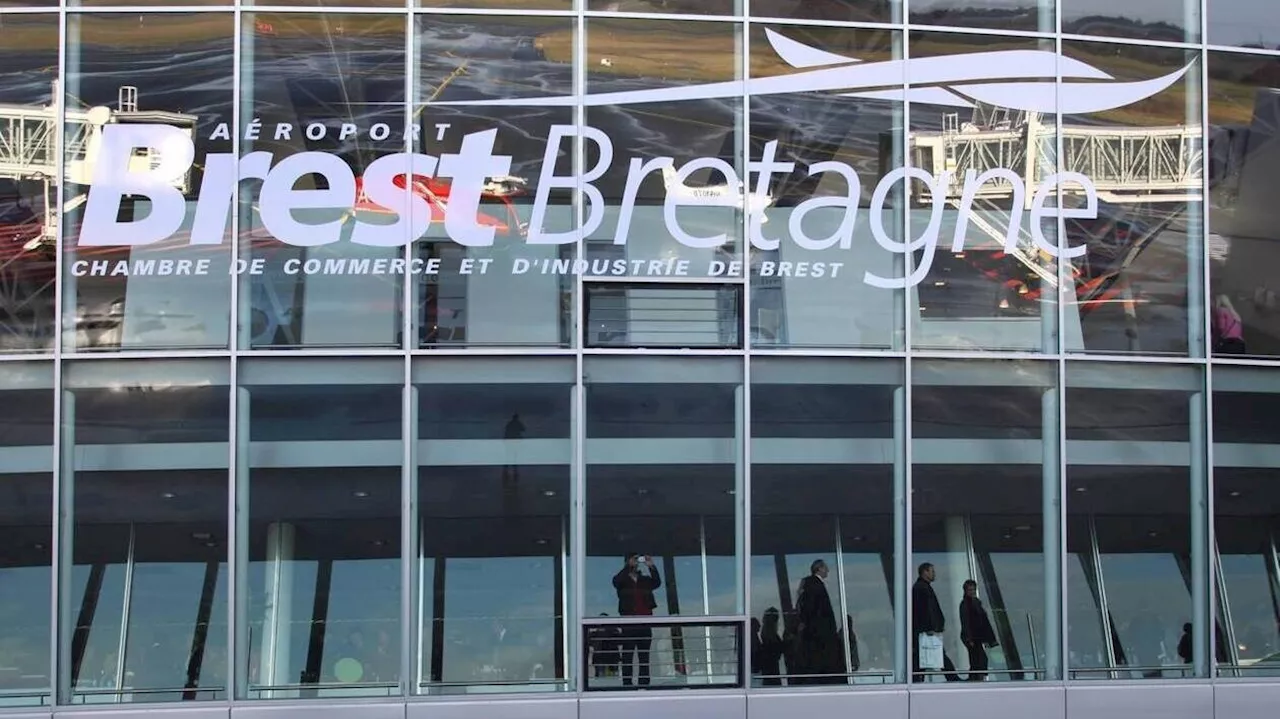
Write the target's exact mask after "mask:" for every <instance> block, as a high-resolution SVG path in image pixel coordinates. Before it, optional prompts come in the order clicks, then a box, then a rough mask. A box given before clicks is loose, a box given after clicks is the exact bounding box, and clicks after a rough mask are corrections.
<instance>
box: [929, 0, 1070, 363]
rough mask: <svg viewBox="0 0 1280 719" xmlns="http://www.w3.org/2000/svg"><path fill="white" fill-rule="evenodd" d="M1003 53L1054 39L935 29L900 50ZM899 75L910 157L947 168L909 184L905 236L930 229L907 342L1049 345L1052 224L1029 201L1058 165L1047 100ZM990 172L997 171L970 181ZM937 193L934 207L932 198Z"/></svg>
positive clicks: (1055, 280)
mask: <svg viewBox="0 0 1280 719" xmlns="http://www.w3.org/2000/svg"><path fill="white" fill-rule="evenodd" d="M914 7H915V6H914V5H912V8H913V9H914ZM1011 51H1022V52H1028V53H1030V52H1039V53H1042V54H1043V55H1042V56H1047V57H1052V53H1053V52H1054V43H1053V41H1052V40H1040V41H1037V40H996V39H993V38H991V37H990V36H986V35H959V34H942V33H914V34H913V35H912V37H911V54H912V57H921V58H924V57H935V58H936V57H939V56H951V57H963V56H964V55H973V54H976V53H981V52H1011ZM908 81H909V82H911V86H910V88H909V89H908V92H909V94H908V99H909V100H910V101H911V103H912V104H911V132H910V139H909V143H910V153H911V161H912V164H913V166H915V167H921V168H925V169H926V170H927V171H929V172H931V173H932V174H933V176H934V177H935V178H940V177H941V176H942V174H943V173H944V172H945V171H950V172H951V173H952V174H951V175H950V176H949V182H948V183H947V184H946V185H942V184H941V183H939V185H938V186H937V190H936V191H935V190H934V189H933V188H930V187H927V186H926V184H925V183H923V182H920V181H918V180H913V181H912V183H911V185H912V197H911V198H910V201H911V205H910V206H911V211H910V227H909V229H908V232H907V234H908V236H910V237H921V236H924V235H925V234H926V233H928V232H930V231H931V230H933V231H936V232H937V238H938V241H937V245H935V246H934V247H932V248H929V247H926V248H925V249H923V250H918V251H916V252H914V253H912V259H913V263H914V264H913V266H912V276H913V277H919V279H920V281H919V283H918V284H915V285H914V287H913V288H912V289H911V290H910V292H911V294H912V295H913V299H911V300H909V301H908V316H909V317H910V318H911V322H912V327H911V330H912V344H913V345H914V346H915V347H919V348H930V349H939V348H942V349H966V350H974V349H988V350H1032V351H1036V350H1038V351H1041V352H1055V351H1057V345H1058V342H1057V326H1058V321H1057V298H1056V296H1057V294H1058V292H1057V287H1058V286H1059V284H1060V282H1059V280H1060V278H1059V273H1058V271H1057V266H1058V263H1057V261H1056V260H1055V258H1054V253H1053V252H1051V250H1054V249H1055V248H1056V245H1057V239H1056V238H1057V236H1058V231H1057V225H1056V220H1054V219H1053V218H1052V217H1049V218H1040V217H1038V216H1037V213H1035V212H1033V211H1032V202H1031V198H1033V197H1034V196H1035V195H1036V194H1037V192H1039V190H1040V188H1041V187H1042V186H1044V184H1045V183H1046V181H1048V179H1049V178H1051V177H1053V175H1054V174H1055V173H1057V172H1058V162H1057V160H1056V158H1057V147H1056V145H1057V134H1058V133H1057V119H1056V116H1055V112H1056V109H1057V108H1056V107H1053V103H1052V102H1050V103H1049V106H1047V107H1040V108H1037V109H1036V110H1035V111H1029V110H1013V109H1005V108H1000V107H995V106H992V105H988V104H985V103H982V102H977V101H972V102H971V101H970V100H969V99H964V98H960V97H958V96H956V95H954V94H952V93H949V92H946V91H940V90H939V88H937V87H936V85H934V84H933V83H932V82H931V79H930V78H928V77H922V78H916V77H908ZM961 91H963V90H961ZM991 172H1003V173H1005V176H1004V177H1000V176H993V177H991V179H990V180H988V181H986V182H983V183H982V184H981V185H979V184H978V183H977V178H980V177H981V176H983V175H986V174H987V173H991ZM969 173H973V175H974V178H975V179H974V182H973V184H970V182H969V178H968V174H969ZM1010 175H1012V178H1010ZM1019 185H1020V186H1019ZM943 201H944V202H945V205H944V206H943V209H942V210H941V211H940V212H939V211H938V210H937V205H935V204H934V203H935V202H943ZM1055 204H1056V201H1055ZM966 210H967V211H966ZM1011 237H1012V238H1013V242H1012V245H1013V246H1012V248H1010V246H1009V245H1010V238H1011ZM957 238H958V239H959V240H960V242H961V243H962V244H960V246H959V247H957Z"/></svg>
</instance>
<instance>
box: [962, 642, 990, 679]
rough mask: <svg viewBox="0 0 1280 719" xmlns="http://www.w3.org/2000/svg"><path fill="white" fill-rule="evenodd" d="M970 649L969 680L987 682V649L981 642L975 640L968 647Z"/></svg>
mask: <svg viewBox="0 0 1280 719" xmlns="http://www.w3.org/2000/svg"><path fill="white" fill-rule="evenodd" d="M966 648H967V649H968V650H969V681H971V682H985V681H986V680H987V673H986V672H987V650H986V648H985V647H983V646H982V643H981V642H974V643H972V644H970V645H969V646H968V647H966Z"/></svg>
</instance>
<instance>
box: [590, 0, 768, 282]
mask: <svg viewBox="0 0 1280 719" xmlns="http://www.w3.org/2000/svg"><path fill="white" fill-rule="evenodd" d="M585 42H586V60H587V67H586V91H587V94H588V96H593V95H605V96H606V98H608V99H609V100H616V101H610V102H609V104H602V103H605V102H606V100H588V103H589V106H588V107H587V108H586V123H587V124H588V125H590V126H591V127H593V128H595V129H597V130H599V131H600V132H602V133H603V136H604V137H607V138H608V142H609V144H610V145H611V146H612V147H611V148H605V149H601V147H599V146H598V143H596V142H591V141H587V142H585V143H584V144H585V146H586V152H585V156H584V158H583V166H584V167H586V168H592V169H595V168H597V166H598V165H600V164H601V163H602V160H605V159H607V158H606V157H604V153H605V152H606V151H607V150H611V153H612V155H611V156H612V162H610V164H609V165H608V166H607V167H603V168H601V170H602V173H603V174H601V175H600V177H599V180H597V181H596V182H595V183H594V186H595V187H596V188H598V190H599V191H600V193H601V194H602V196H603V198H604V202H605V207H604V208H603V210H602V213H601V214H600V215H599V216H598V218H597V220H596V221H595V222H589V224H588V226H587V227H585V228H584V230H587V232H586V235H587V237H586V242H587V259H588V260H589V261H590V266H589V267H588V269H589V270H590V274H592V275H609V276H626V277H644V278H649V279H662V278H664V277H671V276H687V277H720V278H723V279H729V280H732V279H734V278H741V277H742V276H743V272H742V261H743V251H742V241H741V240H742V227H743V218H742V212H743V203H745V202H746V200H745V199H743V200H737V199H734V198H740V197H744V195H743V194H742V192H741V188H740V185H739V181H740V179H741V178H742V177H743V176H744V172H745V170H746V168H744V167H743V163H742V131H743V129H742V119H743V118H742V114H743V113H742V90H741V88H742V86H741V85H740V84H738V83H737V82H736V81H738V80H741V78H742V73H741V65H742V63H741V61H740V58H741V51H740V49H739V48H740V47H741V45H742V29H741V26H740V25H738V24H736V23H718V22H680V21H676V20H640V19H629V18H628V19H615V18H600V19H596V18H592V19H590V20H588V21H587V37H586V41H585ZM708 83H721V84H720V85H719V86H718V88H719V92H718V93H715V94H718V95H724V96H723V97H712V98H708V99H694V100H683V99H679V98H678V97H677V98H672V97H669V95H671V94H672V91H674V90H679V89H681V88H686V87H689V86H695V85H701V84H708ZM723 83H729V85H724V84H723ZM622 92H626V93H628V96H627V97H625V98H618V97H616V96H614V95H613V93H622ZM675 94H677V95H678V94H679V93H675ZM601 139H603V138H601ZM700 193H702V194H700ZM708 194H709V195H712V196H715V197H718V198H720V200H723V201H717V202H716V204H708V203H706V202H701V201H700V200H699V198H700V197H705V196H706V195H708ZM726 198H727V199H726ZM695 204H696V205H697V206H694V205H695ZM668 207H669V208H670V212H668V211H667V209H668ZM747 209H749V210H751V211H753V212H754V211H756V210H757V209H759V210H760V211H763V208H762V207H760V208H757V207H756V205H750V206H748V207H747ZM592 214H593V215H594V214H595V213H592ZM668 215H670V216H668ZM681 260H686V261H687V268H686V269H684V270H683V272H682V271H681V270H680V266H681V265H680V261H681ZM733 263H737V264H733ZM735 270H736V271H735Z"/></svg>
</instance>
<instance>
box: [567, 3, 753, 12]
mask: <svg viewBox="0 0 1280 719" xmlns="http://www.w3.org/2000/svg"><path fill="white" fill-rule="evenodd" d="M583 4H584V5H585V7H586V9H587V10H607V11H609V12H634V13H665V14H683V15H741V14H742V6H743V4H744V2H743V0H583Z"/></svg>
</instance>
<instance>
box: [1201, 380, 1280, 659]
mask: <svg viewBox="0 0 1280 719" xmlns="http://www.w3.org/2000/svg"><path fill="white" fill-rule="evenodd" d="M1277 410H1280V382H1277V377H1276V374H1275V372H1274V371H1272V370H1269V369H1262V368H1245V367H1219V368H1215V370H1214V373H1213V419H1214V432H1213V441H1214V446H1213V463H1214V468H1213V481H1214V511H1215V512H1216V521H1215V525H1214V527H1215V529H1216V534H1217V547H1216V551H1217V562H1218V568H1219V578H1218V585H1217V586H1218V622H1219V626H1218V636H1217V641H1216V644H1215V649H1216V652H1215V654H1216V656H1215V658H1216V660H1217V661H1218V674H1219V676H1229V677H1230V676H1243V677H1275V676H1280V484H1277V482H1276V473H1275V467H1276V458H1277V456H1278V455H1277V452H1276V445H1280V427H1278V426H1277V425H1276V421H1275V419H1274V417H1275V416H1276V411H1277Z"/></svg>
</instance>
